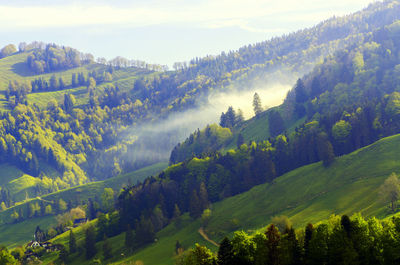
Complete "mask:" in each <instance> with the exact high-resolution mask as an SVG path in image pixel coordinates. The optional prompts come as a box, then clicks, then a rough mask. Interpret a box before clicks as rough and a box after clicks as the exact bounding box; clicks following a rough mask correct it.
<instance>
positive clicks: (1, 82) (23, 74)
mask: <svg viewBox="0 0 400 265" xmlns="http://www.w3.org/2000/svg"><path fill="white" fill-rule="evenodd" d="M29 54H30V53H29V52H26V53H16V54H14V55H11V56H8V57H5V58H3V59H0V109H7V102H6V101H5V96H4V92H3V91H5V90H6V88H7V86H8V83H9V82H10V81H12V80H17V81H31V80H34V79H36V78H39V77H42V78H44V79H46V80H49V79H50V77H51V76H52V75H53V74H55V75H56V77H57V78H60V77H62V78H63V80H64V82H65V84H66V85H67V86H68V85H70V84H71V75H72V73H80V72H82V73H84V74H85V75H87V74H88V73H89V72H92V71H98V72H100V71H105V70H106V68H107V66H105V65H100V64H90V65H85V66H82V67H77V68H73V69H69V70H66V71H59V72H54V73H47V74H41V75H36V74H35V73H33V72H32V71H31V70H30V69H29V68H28V67H27V65H26V63H25V62H26V58H27V57H28V55H29ZM150 73H151V72H150V71H148V70H144V69H138V68H121V69H118V70H116V71H114V73H113V75H112V76H113V81H112V83H118V85H119V86H120V88H121V89H123V90H124V89H128V88H132V86H133V83H134V80H135V79H136V78H137V77H138V76H142V75H148V74H150ZM106 85H108V83H104V84H101V85H100V86H99V90H100V91H101V90H102V89H103V88H104V86H106ZM65 93H71V94H74V95H75V97H76V99H77V105H84V104H86V103H87V102H88V96H87V90H86V87H77V88H73V89H66V90H61V91H52V92H39V93H32V94H29V95H28V101H29V102H30V103H35V104H37V105H38V106H39V107H45V106H47V102H49V101H50V100H51V99H56V100H60V99H62V97H63V95H64V94H65Z"/></svg>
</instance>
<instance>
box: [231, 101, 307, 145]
mask: <svg viewBox="0 0 400 265" xmlns="http://www.w3.org/2000/svg"><path fill="white" fill-rule="evenodd" d="M273 109H275V110H277V109H278V110H279V108H273ZM271 110H272V109H271ZM279 111H280V112H282V111H281V110H279ZM268 113H269V110H268V111H264V112H263V113H261V114H260V115H259V116H258V117H253V118H251V119H249V120H247V121H245V122H244V124H243V125H242V126H241V127H239V128H236V130H235V131H234V135H233V138H232V141H231V142H230V143H229V144H228V145H227V146H226V147H224V150H229V149H233V148H236V142H237V138H238V136H239V134H242V136H243V139H244V142H246V143H247V142H249V141H256V142H259V141H264V140H266V139H268V137H270V132H269V124H268ZM304 122H305V117H303V118H300V119H296V118H295V119H292V120H289V121H287V122H286V124H285V127H286V128H287V129H286V130H287V133H288V134H290V133H291V132H293V131H294V129H295V128H296V127H297V126H300V125H301V124H303V123H304Z"/></svg>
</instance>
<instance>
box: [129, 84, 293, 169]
mask: <svg viewBox="0 0 400 265" xmlns="http://www.w3.org/2000/svg"><path fill="white" fill-rule="evenodd" d="M290 88H291V86H290V85H283V84H279V83H274V84H271V85H264V86H254V87H252V88H250V89H247V90H243V89H242V90H237V89H231V90H229V91H225V92H220V93H212V94H211V95H209V96H208V98H206V99H204V98H203V99H199V102H197V104H196V107H194V108H192V109H189V110H186V111H183V112H174V113H171V114H170V115H169V116H168V117H167V118H165V119H161V120H156V121H152V122H150V123H146V124H142V125H136V126H134V127H132V128H130V129H129V130H128V135H127V136H126V137H129V138H132V137H135V138H137V140H136V141H135V143H134V144H132V145H131V146H129V147H128V151H127V154H126V157H125V161H134V162H133V164H132V165H131V166H130V167H129V170H133V169H136V168H140V167H142V166H145V165H149V164H152V163H155V162H160V161H167V160H168V159H169V156H170V153H171V151H172V149H173V148H174V147H175V146H176V145H177V144H178V143H180V142H182V141H184V140H185V139H186V138H187V137H188V136H189V135H190V134H191V133H192V132H194V131H195V130H197V129H202V128H204V127H205V126H207V124H212V123H219V119H220V116H221V113H222V112H225V111H226V110H227V109H228V107H229V106H232V107H233V108H234V109H235V110H236V111H237V110H238V109H241V110H242V111H243V114H244V117H245V119H249V118H251V117H252V116H254V111H253V96H254V93H255V92H257V93H258V94H259V96H260V98H261V102H262V105H263V106H264V107H266V108H269V107H273V106H277V105H280V104H281V103H282V102H283V100H284V98H285V96H286V94H287V92H288V91H289V89H290Z"/></svg>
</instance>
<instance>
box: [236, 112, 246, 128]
mask: <svg viewBox="0 0 400 265" xmlns="http://www.w3.org/2000/svg"><path fill="white" fill-rule="evenodd" d="M243 121H244V116H243V111H242V110H241V109H238V111H237V114H236V121H235V125H238V124H239V125H240V124H241V123H242V122H243Z"/></svg>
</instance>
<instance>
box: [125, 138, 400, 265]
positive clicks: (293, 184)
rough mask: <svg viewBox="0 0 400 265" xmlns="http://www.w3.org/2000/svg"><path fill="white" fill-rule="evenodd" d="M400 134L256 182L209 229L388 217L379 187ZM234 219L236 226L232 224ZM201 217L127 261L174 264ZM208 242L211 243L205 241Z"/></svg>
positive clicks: (392, 163)
mask: <svg viewBox="0 0 400 265" xmlns="http://www.w3.org/2000/svg"><path fill="white" fill-rule="evenodd" d="M399 147H400V135H395V136H392V137H387V138H384V139H382V140H380V141H378V142H376V143H375V144H372V145H370V146H367V147H365V148H362V149H360V150H358V151H356V152H353V153H351V154H349V155H346V156H342V157H339V158H337V160H336V162H335V163H334V164H333V165H332V166H331V167H329V168H324V167H323V166H322V164H321V163H315V164H312V165H308V166H304V167H301V168H299V169H296V170H294V171H291V172H289V173H287V174H285V175H283V176H281V177H279V178H278V179H276V181H275V182H274V183H273V184H263V185H259V186H257V187H254V188H253V189H252V190H250V191H248V192H245V193H243V194H240V195H237V196H234V197H231V198H228V199H226V200H224V201H221V202H218V203H216V204H214V205H213V207H212V211H213V213H212V218H211V220H210V223H209V225H208V226H207V228H206V231H207V233H208V235H209V236H210V238H212V239H214V240H216V241H219V240H221V238H222V237H223V236H224V235H225V234H230V233H231V232H232V231H234V230H238V229H243V230H250V231H252V230H256V229H262V228H263V227H265V226H266V225H267V224H268V223H269V222H270V220H271V218H272V217H273V216H276V215H287V216H289V217H290V218H291V220H292V221H293V223H294V224H295V225H296V226H297V227H302V226H304V225H305V224H306V223H308V222H313V223H316V222H318V221H320V220H323V219H325V218H327V217H329V216H330V215H331V214H352V213H355V212H361V213H362V214H363V215H364V216H373V215H374V216H377V217H380V218H384V217H385V216H387V215H390V212H389V211H388V210H387V207H386V206H385V205H384V203H383V202H381V201H380V200H379V198H378V190H379V186H380V185H381V184H382V183H383V181H384V180H385V178H387V177H388V176H389V175H390V173H391V172H399V171H400V156H399V153H400V148H399ZM233 219H236V221H235V222H237V223H238V226H235V225H233V223H234V222H232V220H233ZM199 227H200V222H199V220H196V221H195V222H191V223H188V224H187V225H183V227H182V228H181V229H176V228H175V226H174V224H172V225H170V226H168V227H167V228H165V229H164V230H162V231H161V232H159V233H158V236H159V238H160V239H159V241H158V242H157V243H155V244H153V245H151V246H149V247H147V248H145V249H143V250H140V251H138V252H137V253H135V254H134V255H132V256H131V257H129V258H126V259H125V261H132V260H142V261H143V262H144V264H173V260H172V252H173V249H174V244H175V242H176V240H177V239H179V241H181V242H184V245H185V246H186V247H187V246H193V245H194V243H195V242H199V243H201V244H203V243H205V242H204V241H203V240H202V239H199V235H198V233H197V229H198V228H199ZM206 245H208V246H209V244H206Z"/></svg>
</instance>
